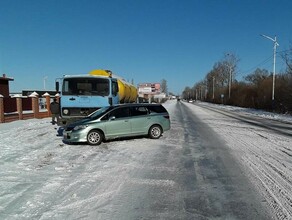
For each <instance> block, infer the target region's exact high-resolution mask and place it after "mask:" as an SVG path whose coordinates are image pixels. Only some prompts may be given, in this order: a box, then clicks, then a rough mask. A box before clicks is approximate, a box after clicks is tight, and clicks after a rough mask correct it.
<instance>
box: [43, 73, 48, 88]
mask: <svg viewBox="0 0 292 220" xmlns="http://www.w3.org/2000/svg"><path fill="white" fill-rule="evenodd" d="M47 79H48V77H47V76H45V77H44V90H46V80H47Z"/></svg>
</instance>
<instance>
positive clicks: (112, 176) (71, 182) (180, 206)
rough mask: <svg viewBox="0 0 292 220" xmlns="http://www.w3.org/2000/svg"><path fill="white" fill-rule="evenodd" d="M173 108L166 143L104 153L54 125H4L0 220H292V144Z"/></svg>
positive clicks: (182, 106)
mask: <svg viewBox="0 0 292 220" xmlns="http://www.w3.org/2000/svg"><path fill="white" fill-rule="evenodd" d="M164 106H165V107H166V108H167V109H168V111H169V113H170V116H171V122H172V128H171V130H170V131H168V132H166V133H165V134H164V136H163V137H162V138H160V139H159V140H150V139H147V138H137V139H128V140H119V141H111V142H107V143H103V144H102V145H100V146H97V147H92V146H88V145H84V144H80V145H66V144H63V142H62V137H60V136H57V127H56V126H54V125H51V124H50V119H41V120H37V119H31V120H25V121H15V122H11V123H6V124H0V150H1V151H0V219H62V220H63V219H102V220H103V219H106V220H107V219H109V220H110V219H125V220H131V219H199V220H200V219H230V220H231V219H292V199H291V198H292V193H291V192H292V189H291V188H292V166H291V163H292V149H291V146H292V144H291V142H292V141H291V136H289V135H285V134H282V133H279V132H276V131H274V130H270V129H268V128H266V127H262V126H257V125H253V124H249V123H246V122H244V121H241V120H238V119H236V118H235V117H229V116H228V114H227V115H223V114H221V113H220V112H214V111H212V110H210V109H206V108H205V105H204V104H203V103H202V104H201V105H200V104H199V105H193V104H190V103H183V102H176V101H169V102H167V103H165V104H164ZM219 108H220V106H219ZM220 109H221V108H220ZM221 110H222V109H221ZM231 110H233V109H231ZM224 111H225V110H224ZM228 111H230V109H229V110H228ZM237 111H239V110H237ZM288 119H289V120H290V119H291V118H288ZM264 120H266V119H264Z"/></svg>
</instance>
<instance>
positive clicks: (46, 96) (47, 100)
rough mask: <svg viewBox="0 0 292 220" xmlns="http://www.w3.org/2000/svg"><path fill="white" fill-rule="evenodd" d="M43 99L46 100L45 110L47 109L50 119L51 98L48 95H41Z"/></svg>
mask: <svg viewBox="0 0 292 220" xmlns="http://www.w3.org/2000/svg"><path fill="white" fill-rule="evenodd" d="M43 97H45V98H46V108H47V112H48V117H51V110H50V106H51V97H50V94H49V93H47V92H46V93H45V94H43Z"/></svg>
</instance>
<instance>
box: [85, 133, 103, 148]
mask: <svg viewBox="0 0 292 220" xmlns="http://www.w3.org/2000/svg"><path fill="white" fill-rule="evenodd" d="M102 140H103V134H102V133H101V132H100V131H98V130H92V131H90V132H89V133H88V134H87V143H88V144H90V145H99V144H101V142H102Z"/></svg>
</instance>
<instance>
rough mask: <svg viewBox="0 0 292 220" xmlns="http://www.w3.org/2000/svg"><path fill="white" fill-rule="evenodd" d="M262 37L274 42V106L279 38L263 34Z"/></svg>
mask: <svg viewBox="0 0 292 220" xmlns="http://www.w3.org/2000/svg"><path fill="white" fill-rule="evenodd" d="M261 36H263V37H265V38H267V39H269V40H271V41H273V42H274V64H273V88H272V102H273V103H272V104H273V105H274V99H275V75H276V50H277V46H279V44H278V42H277V37H276V36H275V39H273V38H271V37H269V36H267V35H264V34H261Z"/></svg>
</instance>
